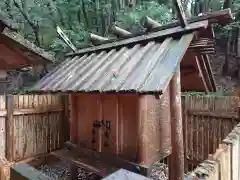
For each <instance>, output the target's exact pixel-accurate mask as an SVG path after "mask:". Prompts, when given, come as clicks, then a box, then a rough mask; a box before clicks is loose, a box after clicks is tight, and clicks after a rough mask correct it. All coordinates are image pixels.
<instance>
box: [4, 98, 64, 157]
mask: <svg viewBox="0 0 240 180" xmlns="http://www.w3.org/2000/svg"><path fill="white" fill-rule="evenodd" d="M64 98H66V97H63V96H59V95H14V96H13V95H7V96H5V95H1V96H0V156H1V157H7V159H8V160H10V161H20V160H23V159H25V158H28V157H32V156H36V155H40V154H43V153H47V152H50V151H52V150H54V149H57V148H60V147H62V145H63V143H64V142H65V141H67V139H66V137H67V131H68V125H67V122H68V117H66V116H65V114H66V110H65V105H64ZM66 104H68V103H66Z"/></svg>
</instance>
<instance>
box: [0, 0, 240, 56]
mask: <svg viewBox="0 0 240 180" xmlns="http://www.w3.org/2000/svg"><path fill="white" fill-rule="evenodd" d="M181 1H182V3H183V7H184V9H185V10H186V11H189V12H191V14H192V15H198V14H199V13H200V12H205V11H209V10H210V9H212V10H220V9H222V8H223V6H224V5H225V4H226V1H227V0H225V1H224V0H181ZM229 2H230V3H231V4H232V5H231V8H232V11H233V12H234V14H235V16H236V21H235V22H233V23H231V24H230V25H228V26H227V27H226V28H225V29H224V30H223V31H222V30H221V31H220V32H219V33H218V34H219V35H220V36H224V35H226V34H227V33H226V31H227V30H228V29H231V28H233V27H237V26H239V20H240V0H230V1H229ZM0 10H1V11H2V12H3V13H4V14H5V15H6V16H8V17H9V18H10V19H12V20H14V22H16V23H17V24H18V25H19V33H21V34H22V35H23V36H24V37H26V38H27V39H29V40H30V41H32V42H34V43H35V44H36V45H39V46H41V47H42V48H45V49H47V50H51V51H54V52H56V53H59V52H65V51H69V49H68V47H67V46H66V44H64V43H63V42H62V41H61V40H60V39H59V37H58V35H57V33H56V26H60V27H61V28H62V29H63V30H64V32H65V33H66V34H67V35H68V37H69V38H70V40H71V41H72V42H73V44H75V45H76V46H77V47H78V48H81V47H83V46H86V45H87V44H89V37H88V32H93V33H97V34H99V35H102V36H109V35H110V34H109V32H108V29H109V26H110V25H111V24H113V23H115V24H117V25H118V26H120V27H122V28H124V29H127V30H129V31H131V32H133V33H136V32H139V30H142V29H143V27H142V25H141V21H140V20H141V18H142V17H143V16H145V15H148V16H150V17H151V18H153V19H155V20H157V21H159V22H160V23H161V24H165V23H167V22H169V21H171V20H172V19H173V17H174V16H175V12H174V8H173V7H172V1H170V0H132V1H130V0H81V1H80V0H1V1H0ZM191 14H189V15H191Z"/></svg>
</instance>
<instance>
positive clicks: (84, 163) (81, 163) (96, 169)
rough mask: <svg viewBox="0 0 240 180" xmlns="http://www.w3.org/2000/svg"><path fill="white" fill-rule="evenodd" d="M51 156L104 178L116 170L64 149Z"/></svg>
mask: <svg viewBox="0 0 240 180" xmlns="http://www.w3.org/2000/svg"><path fill="white" fill-rule="evenodd" d="M51 154H52V155H54V156H56V157H58V158H60V159H64V160H66V161H68V162H69V163H71V164H74V165H76V166H78V167H81V168H83V169H85V170H87V171H91V172H93V173H96V174H97V175H99V176H102V177H104V176H106V174H105V173H106V172H107V174H109V173H112V172H114V171H116V170H117V168H116V167H114V166H111V165H109V164H106V163H104V162H102V161H97V160H96V159H94V158H92V157H86V156H83V155H82V154H80V153H76V152H74V151H68V150H66V149H60V150H57V151H54V152H51Z"/></svg>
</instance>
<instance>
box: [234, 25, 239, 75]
mask: <svg viewBox="0 0 240 180" xmlns="http://www.w3.org/2000/svg"><path fill="white" fill-rule="evenodd" d="M235 48H236V58H237V62H238V79H240V28H239V27H238V28H237V38H236V45H235Z"/></svg>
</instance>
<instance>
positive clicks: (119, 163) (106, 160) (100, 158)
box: [65, 142, 150, 175]
mask: <svg viewBox="0 0 240 180" xmlns="http://www.w3.org/2000/svg"><path fill="white" fill-rule="evenodd" d="M65 147H66V148H67V149H68V151H71V152H75V153H77V154H79V155H81V156H83V157H84V158H85V159H86V158H87V159H94V162H101V163H102V165H104V164H105V165H106V166H108V167H109V166H111V167H115V168H117V169H119V168H124V169H127V170H129V171H133V172H135V173H139V174H142V175H146V174H147V173H148V170H149V169H150V167H146V166H141V165H139V164H136V163H133V162H130V161H127V160H125V159H122V158H121V157H119V156H117V155H114V154H111V153H106V152H97V151H93V150H90V149H86V148H81V147H77V146H76V145H75V144H72V143H71V142H66V143H65ZM91 167H94V165H92V166H91ZM96 167H98V165H95V167H94V168H96Z"/></svg>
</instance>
